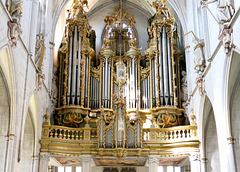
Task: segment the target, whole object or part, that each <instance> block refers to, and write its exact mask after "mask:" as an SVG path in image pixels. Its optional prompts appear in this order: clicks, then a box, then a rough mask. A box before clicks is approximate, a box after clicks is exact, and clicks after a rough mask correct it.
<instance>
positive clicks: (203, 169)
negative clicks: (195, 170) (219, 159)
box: [201, 158, 208, 172]
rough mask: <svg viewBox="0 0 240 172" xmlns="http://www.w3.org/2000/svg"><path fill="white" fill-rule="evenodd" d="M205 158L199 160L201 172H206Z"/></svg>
mask: <svg viewBox="0 0 240 172" xmlns="http://www.w3.org/2000/svg"><path fill="white" fill-rule="evenodd" d="M207 162H208V160H207V158H201V172H206V171H207V170H206V166H207Z"/></svg>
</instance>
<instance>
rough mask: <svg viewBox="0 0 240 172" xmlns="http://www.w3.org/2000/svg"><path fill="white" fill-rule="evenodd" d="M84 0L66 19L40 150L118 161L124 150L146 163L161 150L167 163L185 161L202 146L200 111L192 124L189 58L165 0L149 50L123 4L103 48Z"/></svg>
mask: <svg viewBox="0 0 240 172" xmlns="http://www.w3.org/2000/svg"><path fill="white" fill-rule="evenodd" d="M84 3H85V1H83V2H81V1H80V2H79V1H74V2H73V5H72V10H70V11H69V17H68V19H67V20H66V31H65V36H64V38H63V41H62V44H61V47H60V49H59V52H58V70H57V71H58V84H57V85H58V96H57V106H56V108H55V113H54V114H53V116H52V117H51V125H50V122H49V120H48V116H49V115H48V114H46V115H45V117H46V118H45V119H46V120H45V122H44V123H43V126H42V139H41V152H42V153H50V154H52V155H68V156H80V155H92V156H93V157H94V161H96V162H97V163H99V164H100V165H102V166H105V165H107V164H108V163H109V161H108V158H113V159H117V160H118V161H117V163H118V165H124V163H123V162H125V160H124V158H125V159H126V158H128V159H130V161H127V162H128V163H130V162H133V164H135V165H144V164H145V162H146V159H147V157H148V156H149V155H159V156H161V157H162V162H163V165H166V164H164V162H170V161H171V162H174V163H176V164H178V163H179V162H181V161H182V160H183V159H185V158H186V157H188V156H189V154H190V153H193V152H198V151H199V141H198V138H197V126H196V123H195V122H194V118H195V117H194V115H192V122H191V124H189V122H188V118H187V115H186V114H185V110H184V108H185V107H186V104H187V103H186V102H187V99H188V98H187V94H186V92H187V88H186V72H185V71H184V70H186V65H185V59H184V57H183V56H182V55H181V50H180V49H179V47H178V43H179V40H178V30H177V26H176V25H177V23H176V22H175V20H174V18H173V17H172V16H171V14H170V12H169V10H168V8H167V7H166V5H165V4H164V3H163V2H162V1H156V2H155V3H153V6H154V7H155V8H156V11H157V12H156V14H155V15H154V16H153V17H152V18H150V19H149V24H148V27H147V28H146V29H147V30H148V36H149V40H148V45H149V46H148V49H147V50H146V52H145V55H144V56H143V55H142V54H141V52H140V49H139V48H137V46H138V44H139V43H138V37H137V33H136V29H135V26H134V23H135V20H134V18H133V17H130V16H129V14H128V13H127V11H126V10H123V9H122V7H119V8H118V9H116V10H115V11H114V12H113V13H112V15H111V16H106V18H105V19H104V21H105V22H106V27H105V29H104V31H103V35H104V36H103V40H102V42H103V46H102V49H101V51H100V52H99V55H96V51H95V44H96V35H95V31H94V30H93V28H92V27H91V26H90V25H89V24H88V18H87V15H86V14H85V13H84V10H83V6H84V5H85V4H84ZM164 159H167V160H166V161H165V160H164ZM120 160H121V161H120ZM175 161H176V162H175ZM125 165H126V164H125Z"/></svg>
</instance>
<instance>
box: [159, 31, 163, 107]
mask: <svg viewBox="0 0 240 172" xmlns="http://www.w3.org/2000/svg"><path fill="white" fill-rule="evenodd" d="M161 35H162V34H160V37H159V38H158V61H159V82H160V105H163V92H164V90H163V67H162V66H163V60H162V37H161Z"/></svg>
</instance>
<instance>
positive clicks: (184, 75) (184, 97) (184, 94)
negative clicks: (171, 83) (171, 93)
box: [181, 71, 188, 108]
mask: <svg viewBox="0 0 240 172" xmlns="http://www.w3.org/2000/svg"><path fill="white" fill-rule="evenodd" d="M181 75H182V79H181V87H182V90H181V91H182V92H181V93H182V94H181V98H182V101H183V104H182V106H183V107H184V108H185V107H186V101H187V100H188V89H187V73H186V72H185V71H182V72H181Z"/></svg>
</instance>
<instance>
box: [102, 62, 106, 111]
mask: <svg viewBox="0 0 240 172" xmlns="http://www.w3.org/2000/svg"><path fill="white" fill-rule="evenodd" d="M104 71H105V64H104V65H103V68H102V101H101V102H102V105H101V106H103V107H105V103H104V100H105V87H106V86H105V72H104Z"/></svg>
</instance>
